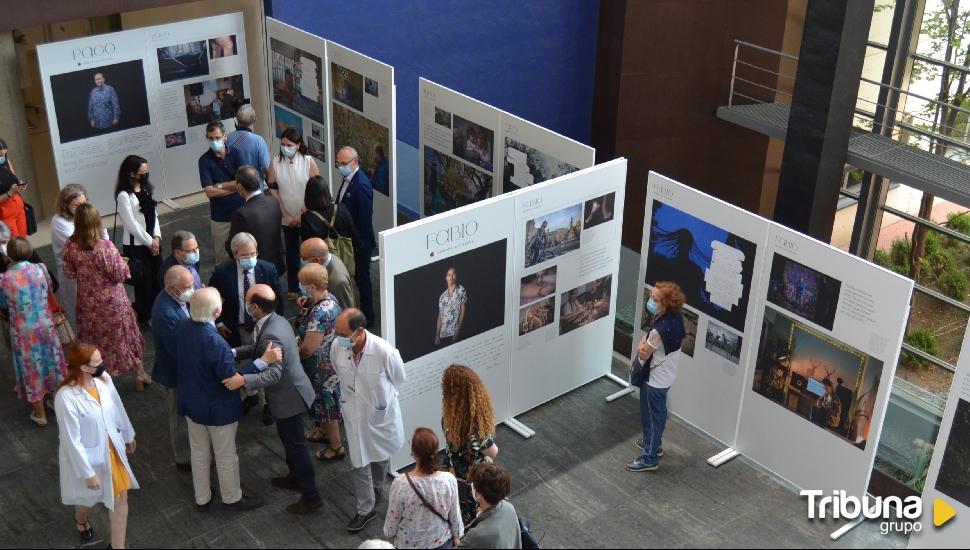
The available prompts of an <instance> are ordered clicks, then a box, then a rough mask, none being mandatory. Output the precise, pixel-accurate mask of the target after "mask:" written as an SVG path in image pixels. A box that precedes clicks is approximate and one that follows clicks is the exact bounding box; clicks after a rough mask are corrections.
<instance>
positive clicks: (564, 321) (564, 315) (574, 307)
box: [559, 275, 613, 336]
mask: <svg viewBox="0 0 970 550" xmlns="http://www.w3.org/2000/svg"><path fill="white" fill-rule="evenodd" d="M612 292H613V276H612V275H607V276H606V277H602V278H599V279H596V280H595V281H592V282H590V283H587V284H585V285H580V286H578V287H576V288H574V289H572V290H570V291H568V292H564V293H563V294H562V295H561V296H560V297H559V300H560V306H559V335H560V336H561V335H563V334H567V333H570V332H572V331H574V330H576V329H579V328H582V327H585V326H586V325H588V324H590V323H592V322H594V321H598V320H600V319H602V318H604V317H606V316H607V315H609V314H610V297H611V296H612Z"/></svg>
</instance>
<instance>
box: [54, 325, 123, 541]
mask: <svg viewBox="0 0 970 550" xmlns="http://www.w3.org/2000/svg"><path fill="white" fill-rule="evenodd" d="M67 363H68V375H67V377H66V378H65V380H64V383H63V384H62V385H61V388H60V389H59V390H58V392H57V396H56V397H55V399H54V409H55V411H56V413H57V426H58V429H59V432H60V453H59V462H60V478H61V500H62V501H63V502H64V504H67V505H74V506H75V512H74V521H75V522H76V523H77V529H78V533H79V535H80V537H81V541H82V543H87V542H90V541H91V540H93V539H94V530H93V529H92V528H91V522H90V521H88V515H89V514H90V512H91V508H92V507H94V506H96V505H97V504H100V503H103V504H104V505H105V507H106V508H107V509H108V510H109V515H108V517H109V520H110V524H111V547H112V548H124V547H125V534H126V531H127V526H128V490H129V489H137V488H138V482H137V481H136V480H135V476H134V474H132V471H131V466H130V465H129V463H128V458H127V456H126V455H128V454H131V453H134V452H135V429H134V428H133V427H132V425H131V422H130V421H129V420H128V414H127V413H126V412H125V407H124V405H123V404H122V402H121V397H120V396H119V395H118V392H117V390H115V387H114V383H113V382H112V380H111V376H110V375H108V374H105V365H104V360H103V359H102V358H101V352H100V351H98V349H97V348H96V347H94V346H92V345H91V344H84V343H77V344H75V345H74V346H72V348H71V349H70V351H69V352H68V356H67Z"/></svg>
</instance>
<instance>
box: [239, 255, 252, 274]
mask: <svg viewBox="0 0 970 550" xmlns="http://www.w3.org/2000/svg"><path fill="white" fill-rule="evenodd" d="M239 267H241V268H242V269H243V271H249V270H251V269H253V268H255V267H256V258H243V259H241V260H239Z"/></svg>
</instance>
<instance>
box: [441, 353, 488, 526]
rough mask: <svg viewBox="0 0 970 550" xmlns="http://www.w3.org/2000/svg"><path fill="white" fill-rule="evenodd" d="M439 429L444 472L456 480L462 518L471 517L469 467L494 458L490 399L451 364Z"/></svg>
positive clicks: (471, 374)
mask: <svg viewBox="0 0 970 550" xmlns="http://www.w3.org/2000/svg"><path fill="white" fill-rule="evenodd" d="M441 382H442V403H441V411H442V418H441V429H442V431H443V432H444V434H445V442H446V443H447V445H446V446H445V464H444V466H445V469H447V470H449V471H451V472H452V473H453V474H455V477H457V478H458V480H459V482H458V490H459V501H460V502H461V511H462V518H463V519H464V520H465V521H466V523H467V522H468V521H471V519H473V518H474V517H475V509H476V508H477V503H476V502H475V499H474V498H472V494H471V487H470V486H469V484H468V483H467V481H466V480H467V479H468V470H469V469H470V468H471V466H472V465H473V464H482V463H490V462H492V461H493V460H495V457H496V456H498V445H496V444H495V412H494V410H493V409H492V396H491V395H489V393H488V388H486V387H485V383H484V382H483V381H482V379H481V378H480V377H479V376H478V374H476V373H475V371H473V370H472V369H470V368H469V367H466V366H464V365H452V366H450V367H448V368H447V369H445V372H444V375H443V376H442V381H441Z"/></svg>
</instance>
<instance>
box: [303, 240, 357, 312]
mask: <svg viewBox="0 0 970 550" xmlns="http://www.w3.org/2000/svg"><path fill="white" fill-rule="evenodd" d="M300 258H301V259H302V260H303V263H306V264H320V265H322V266H323V267H325V268H327V275H328V277H329V283H328V284H327V290H328V291H330V294H333V297H334V298H336V299H337V303H338V304H340V309H350V308H356V307H357V299H356V297H355V296H354V292H355V290H354V282H353V279H352V278H351V277H350V273H348V272H347V266H345V265H344V262H343V260H341V259H340V258H338V257H337V255H336V254H331V253H330V247H328V246H327V241H325V240H323V239H321V238H319V237H313V238H312V239H307V240H305V241H303V244H301V245H300Z"/></svg>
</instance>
